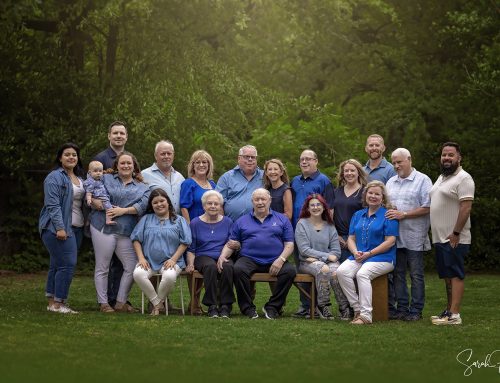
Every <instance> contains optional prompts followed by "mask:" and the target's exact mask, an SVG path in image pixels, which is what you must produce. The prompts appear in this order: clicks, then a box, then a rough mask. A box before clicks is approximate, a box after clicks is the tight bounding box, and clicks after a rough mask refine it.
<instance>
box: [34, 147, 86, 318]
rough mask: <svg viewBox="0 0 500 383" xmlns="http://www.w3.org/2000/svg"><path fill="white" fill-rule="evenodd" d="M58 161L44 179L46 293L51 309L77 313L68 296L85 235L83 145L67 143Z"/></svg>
mask: <svg viewBox="0 0 500 383" xmlns="http://www.w3.org/2000/svg"><path fill="white" fill-rule="evenodd" d="M55 162H56V165H57V168H56V169H55V170H53V171H52V172H50V173H49V175H48V176H47V177H46V178H45V181H44V183H43V190H44V205H43V208H42V211H41V213H40V221H39V225H38V228H39V231H40V235H41V238H42V241H43V244H44V245H45V247H46V248H47V250H48V251H49V254H50V266H49V273H48V275H47V285H46V289H45V296H46V297H47V298H48V305H47V310H48V311H52V312H57V313H61V314H76V313H77V312H76V311H74V310H71V309H70V308H69V307H68V306H67V304H66V300H67V298H68V293H69V287H70V285H71V281H72V280H73V273H74V269H75V265H76V259H77V253H78V247H79V245H80V243H81V239H82V227H83V214H82V198H83V194H84V191H83V183H82V179H81V178H80V177H81V176H82V175H83V166H82V161H81V158H80V149H79V148H78V146H76V145H75V144H72V143H66V144H64V145H63V146H61V147H60V148H59V150H58V151H57V155H56V160H55Z"/></svg>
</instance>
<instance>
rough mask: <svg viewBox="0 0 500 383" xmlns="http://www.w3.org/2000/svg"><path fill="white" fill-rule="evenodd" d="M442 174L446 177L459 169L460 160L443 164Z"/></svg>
mask: <svg viewBox="0 0 500 383" xmlns="http://www.w3.org/2000/svg"><path fill="white" fill-rule="evenodd" d="M440 167H441V174H442V175H443V176H445V177H448V176H451V175H452V174H453V173H455V171H456V170H457V169H458V162H456V163H453V162H452V163H449V162H448V163H446V165H444V164H441V165H440Z"/></svg>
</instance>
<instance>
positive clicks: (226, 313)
mask: <svg viewBox="0 0 500 383" xmlns="http://www.w3.org/2000/svg"><path fill="white" fill-rule="evenodd" d="M219 316H220V317H221V318H230V317H231V309H230V308H229V306H227V305H222V306H221V307H220V310H219Z"/></svg>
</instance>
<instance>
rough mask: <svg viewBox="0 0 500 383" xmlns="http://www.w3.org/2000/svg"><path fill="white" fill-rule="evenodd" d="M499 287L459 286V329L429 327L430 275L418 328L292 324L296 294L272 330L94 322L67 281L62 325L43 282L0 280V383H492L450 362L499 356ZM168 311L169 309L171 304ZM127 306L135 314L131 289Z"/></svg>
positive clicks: (127, 318)
mask: <svg viewBox="0 0 500 383" xmlns="http://www.w3.org/2000/svg"><path fill="white" fill-rule="evenodd" d="M182 280H183V283H186V282H185V280H184V279H182ZM499 282H500V276H498V275H473V276H469V277H468V278H467V279H466V294H465V298H464V304H463V309H462V317H463V320H464V324H463V325H462V326H456V327H453V326H444V327H438V326H433V325H431V323H430V321H429V320H428V317H429V316H430V315H432V314H435V313H437V312H440V311H441V310H442V309H443V307H444V305H445V301H444V287H443V285H444V284H443V283H442V282H441V281H440V280H438V279H437V277H435V276H433V275H429V276H427V279H426V285H427V286H426V295H427V298H426V299H427V304H426V308H425V311H424V317H425V319H424V320H423V321H420V322H417V323H405V322H400V321H391V322H385V323H375V324H373V325H371V326H352V325H349V324H348V323H345V322H340V321H331V322H330V321H329V322H326V321H320V320H315V321H310V320H299V319H293V318H291V317H290V315H291V313H292V312H293V311H294V310H295V309H296V308H297V306H298V293H297V290H296V289H295V288H292V290H291V292H290V294H289V299H288V303H287V307H286V312H285V318H282V319H280V320H277V321H267V320H264V319H258V320H253V321H251V320H249V319H246V318H245V317H242V316H240V315H234V316H233V318H232V319H230V320H222V319H208V318H205V317H190V316H185V317H182V316H180V315H170V316H169V317H165V316H160V317H155V318H153V317H150V316H149V315H141V314H111V315H104V314H101V313H99V312H97V307H96V304H95V290H94V287H93V279H92V278H91V277H88V276H77V277H76V278H75V279H74V281H73V285H72V286H71V306H72V307H73V308H75V309H77V310H79V311H80V312H81V313H80V314H79V315H74V316H64V315H59V314H54V313H48V312H47V311H46V302H45V299H44V296H43V294H44V283H45V275H8V276H5V275H4V276H0V339H1V343H0V380H1V381H2V382H40V381H43V382H48V381H53V382H59V381H63V380H68V381H99V382H100V381H107V382H115V381H116V382H132V381H148V382H161V381H169V382H191V381H209V382H212V381H219V382H228V381H234V382H260V381H265V382H267V381H271V382H285V381H287V382H296V381H299V380H304V381H306V382H316V381H318V382H323V381H329V382H333V381H337V382H338V381H340V379H348V380H353V378H354V379H367V378H368V379H369V381H375V382H378V381H389V382H390V381H392V380H394V379H402V380H401V382H416V381H426V382H427V381H428V382H442V381H455V380H458V381H464V382H489V381H492V382H493V381H497V382H498V381H499V379H500V373H499V371H498V367H497V369H494V368H481V369H477V368H474V369H473V372H472V375H471V376H469V377H464V376H463V372H464V369H465V367H464V366H461V365H460V364H459V363H458V362H457V361H456V355H457V354H458V353H459V352H460V351H462V350H464V349H466V348H471V349H472V350H473V352H474V354H473V357H472V361H473V360H480V361H484V358H485V357H486V355H487V354H488V353H491V352H492V351H494V350H496V349H499V350H500V337H499V334H500V326H499V319H500V312H499V308H500V304H499V303H500V297H499V294H498V290H497V288H498V286H499ZM184 287H185V288H184V291H185V295H186V296H187V295H188V294H187V285H185V286H184ZM257 288H258V291H257V306H258V308H259V310H260V308H261V306H262V304H263V303H264V301H265V299H266V297H267V296H268V286H267V285H266V284H262V283H259V284H257ZM173 299H174V304H176V305H179V298H178V295H176V296H174V298H173ZM131 300H132V302H133V303H134V304H136V305H139V304H140V292H139V290H138V288H137V286H134V288H133V290H132V295H131ZM187 300H188V299H187V298H186V303H187ZM235 308H237V307H235ZM234 311H237V310H234ZM497 355H498V357H496V360H495V361H493V360H492V361H491V363H492V364H498V363H500V352H498V353H497ZM472 361H471V362H472Z"/></svg>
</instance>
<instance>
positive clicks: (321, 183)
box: [290, 150, 334, 318]
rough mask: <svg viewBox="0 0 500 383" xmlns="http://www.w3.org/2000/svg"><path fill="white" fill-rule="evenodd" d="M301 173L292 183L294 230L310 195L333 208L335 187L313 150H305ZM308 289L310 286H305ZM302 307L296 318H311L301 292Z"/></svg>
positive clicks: (305, 299)
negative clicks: (318, 197) (323, 170)
mask: <svg viewBox="0 0 500 383" xmlns="http://www.w3.org/2000/svg"><path fill="white" fill-rule="evenodd" d="M299 165H300V171H301V173H302V174H300V175H298V176H295V177H294V178H293V180H292V183H291V185H290V186H291V188H292V194H293V215H292V223H293V228H294V229H295V227H296V226H297V221H298V220H299V216H300V211H301V209H302V205H303V204H304V201H305V200H306V198H307V196H308V195H310V194H313V193H315V194H321V196H323V197H324V198H325V200H326V202H327V203H328V206H329V207H330V208H331V207H332V206H333V199H334V197H333V185H332V183H331V182H330V179H329V178H328V177H327V176H326V175H324V174H323V173H321V172H320V171H319V170H318V156H317V155H316V153H315V152H313V151H312V150H304V151H303V152H302V153H301V155H300V158H299ZM293 256H294V259H295V265H296V267H297V268H298V267H299V254H298V253H297V251H295V252H294V254H293ZM303 287H304V289H308V288H309V286H308V285H304V286H303ZM300 302H301V305H300V307H299V309H298V310H297V312H296V313H295V314H294V317H296V318H306V317H308V316H309V312H310V311H309V306H310V303H309V300H308V299H307V297H306V296H305V295H304V294H303V293H302V292H301V293H300Z"/></svg>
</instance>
